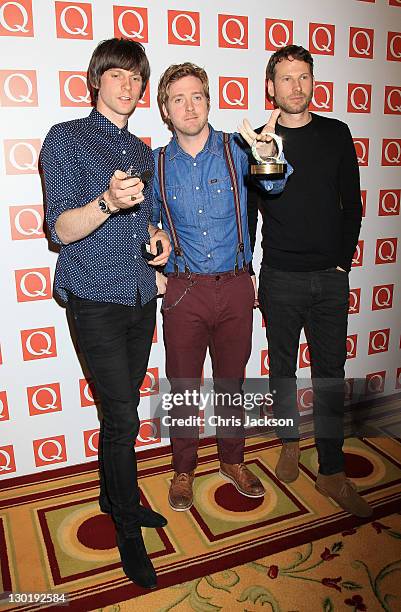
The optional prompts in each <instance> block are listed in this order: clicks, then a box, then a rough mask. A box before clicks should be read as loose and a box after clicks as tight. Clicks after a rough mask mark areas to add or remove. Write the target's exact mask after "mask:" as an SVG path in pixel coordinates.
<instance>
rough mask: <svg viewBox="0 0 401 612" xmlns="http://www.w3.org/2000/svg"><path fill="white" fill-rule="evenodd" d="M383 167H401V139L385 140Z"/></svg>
mask: <svg viewBox="0 0 401 612" xmlns="http://www.w3.org/2000/svg"><path fill="white" fill-rule="evenodd" d="M382 166H401V138H383V142H382Z"/></svg>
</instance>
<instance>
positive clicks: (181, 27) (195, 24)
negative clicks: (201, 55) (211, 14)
mask: <svg viewBox="0 0 401 612" xmlns="http://www.w3.org/2000/svg"><path fill="white" fill-rule="evenodd" d="M167 15H168V44H169V45H196V46H199V45H200V26H199V13H195V12H190V11H167Z"/></svg>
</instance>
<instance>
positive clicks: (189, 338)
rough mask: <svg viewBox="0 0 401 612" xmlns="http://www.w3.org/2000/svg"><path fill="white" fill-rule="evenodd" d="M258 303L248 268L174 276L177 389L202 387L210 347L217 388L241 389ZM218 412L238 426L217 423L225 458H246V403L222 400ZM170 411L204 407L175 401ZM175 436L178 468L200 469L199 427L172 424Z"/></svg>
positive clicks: (166, 322)
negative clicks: (244, 420)
mask: <svg viewBox="0 0 401 612" xmlns="http://www.w3.org/2000/svg"><path fill="white" fill-rule="evenodd" d="M253 303H254V288H253V284H252V280H251V277H250V276H249V273H248V271H246V270H241V271H240V272H239V273H238V274H235V273H234V272H226V273H223V274H213V275H203V274H192V275H191V277H190V278H187V277H185V276H184V275H183V274H180V275H179V276H178V277H177V276H173V275H172V276H169V279H168V284H167V291H166V294H165V296H164V300H163V306H162V312H163V331H164V343H165V349H166V374H167V378H168V379H169V382H170V385H171V393H173V394H176V393H178V394H183V393H185V391H189V392H192V391H198V392H199V390H200V382H201V376H202V369H203V364H204V361H205V357H206V351H207V349H208V348H209V352H210V356H211V361H212V366H213V381H214V391H215V394H216V393H217V394H219V393H224V394H226V395H225V396H224V397H227V394H231V396H232V395H233V394H235V396H237V394H240V393H241V391H242V385H243V382H244V371H245V366H246V364H247V362H248V359H249V356H250V354H251V345H252V318H253ZM173 403H174V399H173ZM215 414H216V415H217V414H219V415H220V416H222V417H226V418H227V419H228V420H230V419H231V417H233V420H235V425H233V426H232V427H226V426H223V427H216V437H217V444H218V451H219V458H220V461H223V462H224V463H230V464H233V463H241V462H242V461H243V458H244V427H243V410H242V407H241V406H238V405H236V406H233V405H231V404H230V402H228V405H227V402H226V401H225V402H224V405H220V404H219V402H217V405H215ZM170 415H171V417H172V418H182V417H188V416H193V417H196V416H198V415H199V407H198V405H197V404H196V403H190V404H189V405H185V406H177V405H174V406H173V408H172V410H171V411H170ZM238 423H240V424H238ZM170 439H171V448H172V454H173V460H172V465H173V468H174V470H175V471H176V472H179V473H180V472H191V471H192V470H194V469H195V467H196V464H197V450H198V446H199V427H198V426H197V425H194V426H188V425H186V426H185V429H183V428H182V426H181V427H171V428H170Z"/></svg>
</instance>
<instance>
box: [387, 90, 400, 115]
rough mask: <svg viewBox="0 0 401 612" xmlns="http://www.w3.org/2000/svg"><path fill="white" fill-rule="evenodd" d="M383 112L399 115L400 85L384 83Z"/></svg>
mask: <svg viewBox="0 0 401 612" xmlns="http://www.w3.org/2000/svg"><path fill="white" fill-rule="evenodd" d="M384 114H385V115H401V87H394V86H393V85H386V87H385V88H384Z"/></svg>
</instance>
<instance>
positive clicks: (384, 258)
mask: <svg viewBox="0 0 401 612" xmlns="http://www.w3.org/2000/svg"><path fill="white" fill-rule="evenodd" d="M385 244H389V245H390V253H389V254H388V255H383V247H384V245H385ZM394 254H395V245H394V242H392V241H391V240H384V242H382V243H381V244H380V246H379V249H378V255H379V257H380V259H381V260H382V261H394Z"/></svg>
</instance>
